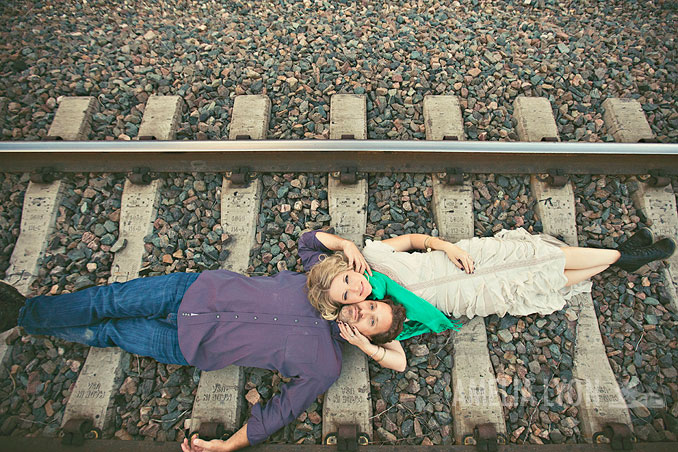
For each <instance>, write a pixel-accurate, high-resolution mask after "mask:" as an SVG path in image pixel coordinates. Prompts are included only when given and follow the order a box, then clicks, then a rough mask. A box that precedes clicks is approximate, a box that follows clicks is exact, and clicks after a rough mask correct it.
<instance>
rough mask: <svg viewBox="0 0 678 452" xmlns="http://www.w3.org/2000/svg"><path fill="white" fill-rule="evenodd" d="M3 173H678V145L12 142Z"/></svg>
mask: <svg viewBox="0 0 678 452" xmlns="http://www.w3.org/2000/svg"><path fill="white" fill-rule="evenodd" d="M0 162H2V163H1V164H0V166H1V167H2V170H3V171H22V172H25V171H34V170H36V169H38V168H41V167H45V166H50V167H53V168H54V169H55V170H57V171H66V172H79V171H113V172H126V171H131V170H132V169H133V168H135V167H140V166H144V167H148V168H150V169H151V170H152V171H159V172H164V171H208V172H225V171H230V170H232V169H234V168H237V167H248V168H249V169H250V170H251V171H260V172H272V171H309V172H324V171H338V170H341V169H342V168H344V167H356V168H357V169H358V170H359V171H365V172H415V173H416V172H422V173H424V172H438V171H444V170H445V169H446V168H458V169H459V170H461V171H463V172H467V173H489V172H501V173H543V172H547V171H548V170H550V169H560V170H563V171H565V172H566V173H571V174H596V173H600V174H642V173H647V172H649V171H650V170H664V171H666V172H667V173H669V174H678V144H658V143H580V142H557V143H554V142H538V143H528V142H503V141H424V140H421V141H417V140H412V141H396V140H237V141H227V140H225V141H20V142H16V141H5V142H0Z"/></svg>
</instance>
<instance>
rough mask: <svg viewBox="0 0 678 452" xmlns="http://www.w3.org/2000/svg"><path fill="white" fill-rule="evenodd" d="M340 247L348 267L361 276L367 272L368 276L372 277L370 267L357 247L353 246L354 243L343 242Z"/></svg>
mask: <svg viewBox="0 0 678 452" xmlns="http://www.w3.org/2000/svg"><path fill="white" fill-rule="evenodd" d="M342 245H343V246H342V251H343V252H344V255H345V256H346V259H348V266H349V267H352V268H354V269H355V271H357V272H358V273H360V274H361V275H362V274H363V273H364V272H367V274H368V275H370V276H372V269H371V268H370V265H369V264H368V263H367V261H366V260H365V257H364V256H363V253H361V252H360V250H359V249H358V247H357V246H355V243H353V242H352V241H350V240H344V243H343V244H342Z"/></svg>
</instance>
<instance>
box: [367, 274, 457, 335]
mask: <svg viewBox="0 0 678 452" xmlns="http://www.w3.org/2000/svg"><path fill="white" fill-rule="evenodd" d="M365 276H366V277H367V281H368V282H369V283H370V285H371V286H372V293H371V294H370V298H372V299H374V300H379V299H382V298H384V297H387V296H388V297H391V298H392V299H393V301H394V302H396V303H398V304H401V305H403V306H404V307H405V311H406V312H407V321H406V322H405V323H404V324H403V331H402V332H401V333H400V334H399V335H398V337H397V338H396V339H398V340H400V341H402V340H404V339H408V338H410V337H412V336H417V335H419V334H424V333H440V332H443V331H445V330H450V329H451V330H454V331H459V329H461V327H462V323H461V322H460V321H458V320H450V319H449V318H448V317H447V316H445V314H443V313H442V312H440V311H439V310H438V309H436V308H435V307H434V306H433V305H432V304H431V303H429V302H428V301H426V300H424V299H423V298H421V297H419V296H417V295H415V294H413V293H412V292H410V291H409V290H407V289H405V288H404V287H403V286H401V285H400V284H398V283H397V282H395V281H393V280H392V279H391V278H389V277H388V276H386V275H384V274H382V273H379V272H373V276H369V275H368V274H365Z"/></svg>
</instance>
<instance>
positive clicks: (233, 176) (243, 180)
mask: <svg viewBox="0 0 678 452" xmlns="http://www.w3.org/2000/svg"><path fill="white" fill-rule="evenodd" d="M255 177H257V173H255V172H252V170H251V169H250V168H249V167H247V166H239V167H237V168H235V169H233V170H232V171H227V172H226V178H227V179H228V180H229V181H230V182H231V184H232V185H235V186H238V187H247V186H249V184H250V181H251V180H252V179H253V178H255Z"/></svg>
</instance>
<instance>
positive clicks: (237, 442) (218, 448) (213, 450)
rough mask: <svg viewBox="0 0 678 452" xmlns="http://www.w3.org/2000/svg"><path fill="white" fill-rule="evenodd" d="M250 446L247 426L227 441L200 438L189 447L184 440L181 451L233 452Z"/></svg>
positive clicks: (186, 440)
mask: <svg viewBox="0 0 678 452" xmlns="http://www.w3.org/2000/svg"><path fill="white" fill-rule="evenodd" d="M249 445H250V442H249V441H248V439H247V424H245V425H243V426H242V427H240V429H239V430H238V431H237V432H235V433H234V434H233V435H232V436H231V437H230V438H228V439H227V440H226V441H221V440H219V439H213V440H212V441H205V440H202V439H200V438H195V439H194V440H193V442H192V444H190V445H189V444H188V439H186V438H184V442H183V443H182V444H181V450H182V451H183V452H231V451H234V450H238V449H242V448H243V447H247V446H249Z"/></svg>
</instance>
